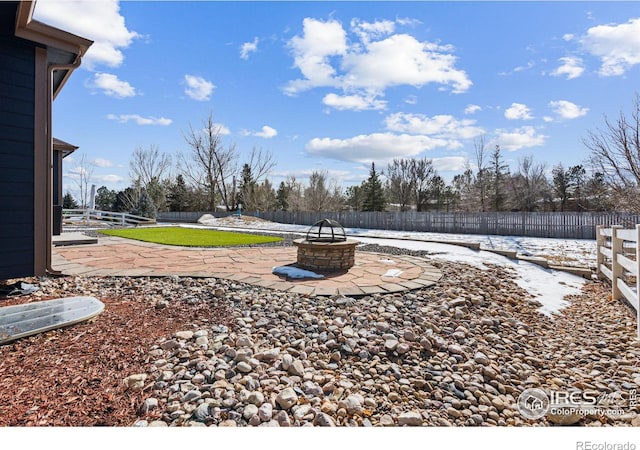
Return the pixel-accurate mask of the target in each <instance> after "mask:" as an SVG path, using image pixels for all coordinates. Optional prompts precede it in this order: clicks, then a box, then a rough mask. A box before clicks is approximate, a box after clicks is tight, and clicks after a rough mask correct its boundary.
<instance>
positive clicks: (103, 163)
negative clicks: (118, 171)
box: [91, 158, 113, 168]
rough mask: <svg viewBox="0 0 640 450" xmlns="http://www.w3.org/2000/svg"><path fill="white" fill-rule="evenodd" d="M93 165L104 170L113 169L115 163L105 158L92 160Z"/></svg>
mask: <svg viewBox="0 0 640 450" xmlns="http://www.w3.org/2000/svg"><path fill="white" fill-rule="evenodd" d="M91 164H93V165H94V166H96V167H102V168H107V167H113V163H112V162H111V161H109V160H108V159H104V158H95V159H93V160H91Z"/></svg>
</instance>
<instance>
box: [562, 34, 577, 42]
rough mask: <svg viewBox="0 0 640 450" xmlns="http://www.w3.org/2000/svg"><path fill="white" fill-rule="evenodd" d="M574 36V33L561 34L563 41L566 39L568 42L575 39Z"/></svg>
mask: <svg viewBox="0 0 640 450" xmlns="http://www.w3.org/2000/svg"><path fill="white" fill-rule="evenodd" d="M575 37H576V36H575V35H574V34H571V33H566V34H563V35H562V39H563V40H564V41H567V42H569V41H573V40H574V39H575Z"/></svg>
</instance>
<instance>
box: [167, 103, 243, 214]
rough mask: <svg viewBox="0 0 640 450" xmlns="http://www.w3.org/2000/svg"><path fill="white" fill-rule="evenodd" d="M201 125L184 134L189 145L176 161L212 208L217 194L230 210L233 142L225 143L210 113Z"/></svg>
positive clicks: (234, 170)
mask: <svg viewBox="0 0 640 450" xmlns="http://www.w3.org/2000/svg"><path fill="white" fill-rule="evenodd" d="M203 125H204V128H203V129H198V130H194V129H193V127H192V126H191V125H190V126H189V132H188V133H187V134H186V135H185V136H184V138H185V140H186V142H187V144H188V145H189V147H190V153H189V155H188V156H185V155H180V159H179V161H178V164H179V167H180V170H181V171H182V173H183V175H184V176H185V177H186V178H187V179H189V180H190V181H192V182H193V183H194V184H195V185H196V186H197V187H198V188H200V189H202V190H203V191H204V192H205V193H206V195H207V199H208V201H207V203H208V205H209V209H210V210H211V211H215V209H216V203H217V196H219V197H220V200H221V201H222V203H223V204H224V206H225V208H226V210H227V211H232V210H233V208H234V207H235V205H234V204H233V198H232V195H231V192H232V184H231V183H232V180H233V177H234V175H235V174H236V172H237V154H236V149H235V145H229V146H226V147H225V146H224V145H223V143H222V133H221V127H220V126H219V125H216V124H215V123H214V122H213V115H211V114H210V115H209V117H208V119H207V120H206V121H204V123H203Z"/></svg>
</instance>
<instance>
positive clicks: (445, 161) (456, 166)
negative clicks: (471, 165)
mask: <svg viewBox="0 0 640 450" xmlns="http://www.w3.org/2000/svg"><path fill="white" fill-rule="evenodd" d="M432 161H433V167H434V168H435V169H436V170H437V171H438V172H461V171H463V170H465V168H466V166H467V162H468V161H467V158H465V157H463V156H444V157H442V158H432Z"/></svg>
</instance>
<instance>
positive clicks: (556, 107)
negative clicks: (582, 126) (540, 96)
mask: <svg viewBox="0 0 640 450" xmlns="http://www.w3.org/2000/svg"><path fill="white" fill-rule="evenodd" d="M549 107H550V108H551V109H552V110H553V112H554V113H556V114H557V115H558V116H560V117H561V118H562V119H577V118H578V117H582V116H585V115H586V114H587V112H589V108H582V107H580V106H578V105H576V104H575V103H572V102H569V101H567V100H557V101H552V102H549Z"/></svg>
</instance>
